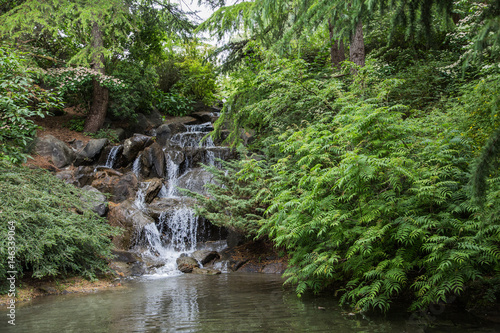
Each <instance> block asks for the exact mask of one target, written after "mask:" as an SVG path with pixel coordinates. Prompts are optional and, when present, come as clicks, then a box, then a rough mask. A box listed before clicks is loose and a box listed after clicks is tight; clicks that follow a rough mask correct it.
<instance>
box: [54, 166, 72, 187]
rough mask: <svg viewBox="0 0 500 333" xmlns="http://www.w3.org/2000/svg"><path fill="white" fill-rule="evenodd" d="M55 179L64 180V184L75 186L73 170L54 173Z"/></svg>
mask: <svg viewBox="0 0 500 333" xmlns="http://www.w3.org/2000/svg"><path fill="white" fill-rule="evenodd" d="M56 178H59V179H61V180H64V182H65V183H68V184H73V185H75V176H74V174H73V170H63V171H59V172H58V173H56ZM75 186H76V185H75Z"/></svg>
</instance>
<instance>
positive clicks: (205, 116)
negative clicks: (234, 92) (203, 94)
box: [191, 111, 213, 123]
mask: <svg viewBox="0 0 500 333" xmlns="http://www.w3.org/2000/svg"><path fill="white" fill-rule="evenodd" d="M191 116H192V117H195V118H196V119H197V120H198V121H199V122H201V123H207V122H212V118H213V115H212V112H210V111H198V112H195V113H192V114H191Z"/></svg>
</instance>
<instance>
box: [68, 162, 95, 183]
mask: <svg viewBox="0 0 500 333" xmlns="http://www.w3.org/2000/svg"><path fill="white" fill-rule="evenodd" d="M94 179H95V174H94V169H93V168H92V167H89V166H80V167H78V169H76V170H75V172H74V182H72V184H73V185H75V186H78V187H84V186H85V185H90V184H92V182H93V181H94Z"/></svg>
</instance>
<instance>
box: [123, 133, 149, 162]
mask: <svg viewBox="0 0 500 333" xmlns="http://www.w3.org/2000/svg"><path fill="white" fill-rule="evenodd" d="M153 142H154V141H153V139H152V138H151V137H150V136H146V135H142V134H134V135H133V136H132V137H131V138H128V139H127V140H125V142H124V143H123V153H122V156H123V158H124V159H125V160H126V162H127V163H130V162H132V161H133V160H134V159H135V158H136V157H137V154H138V153H139V152H140V151H141V150H144V148H146V147H148V146H150V145H152V144H153Z"/></svg>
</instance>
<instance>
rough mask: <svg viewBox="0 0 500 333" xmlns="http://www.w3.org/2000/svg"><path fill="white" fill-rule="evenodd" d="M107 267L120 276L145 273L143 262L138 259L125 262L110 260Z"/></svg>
mask: <svg viewBox="0 0 500 333" xmlns="http://www.w3.org/2000/svg"><path fill="white" fill-rule="evenodd" d="M109 268H110V269H112V270H114V271H115V272H116V274H117V275H119V276H120V277H129V276H141V275H144V274H145V273H146V267H145V265H144V263H142V262H140V261H136V262H132V263H126V262H122V261H112V262H111V263H110V264H109Z"/></svg>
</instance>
